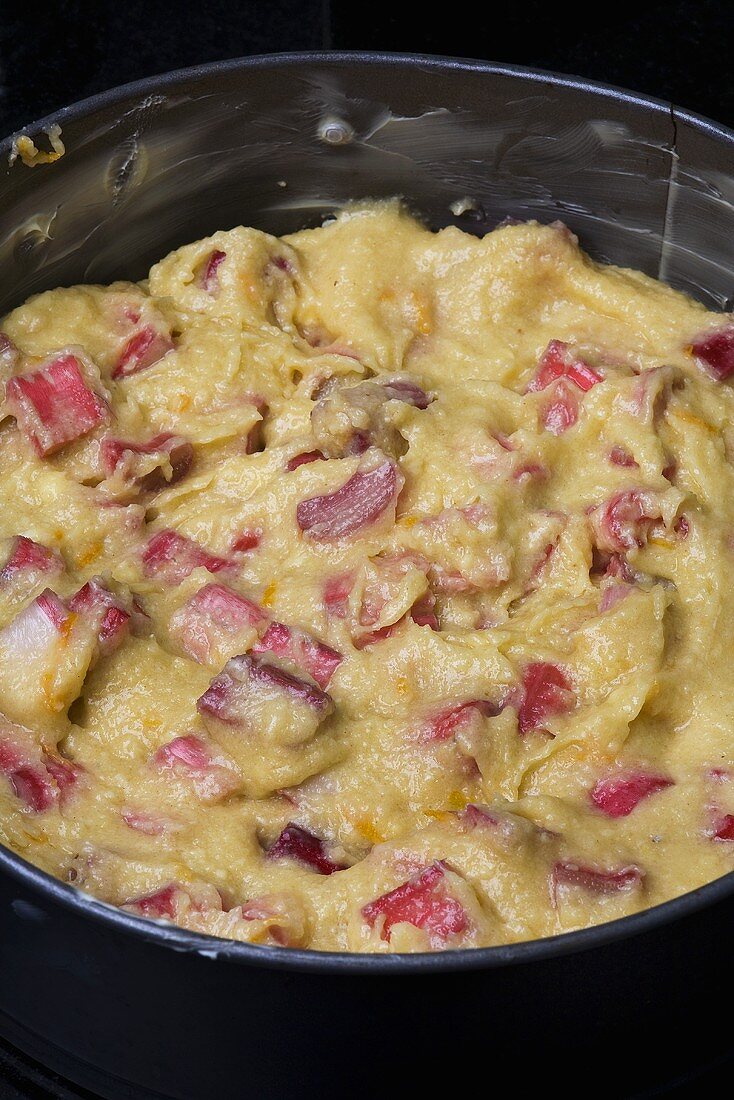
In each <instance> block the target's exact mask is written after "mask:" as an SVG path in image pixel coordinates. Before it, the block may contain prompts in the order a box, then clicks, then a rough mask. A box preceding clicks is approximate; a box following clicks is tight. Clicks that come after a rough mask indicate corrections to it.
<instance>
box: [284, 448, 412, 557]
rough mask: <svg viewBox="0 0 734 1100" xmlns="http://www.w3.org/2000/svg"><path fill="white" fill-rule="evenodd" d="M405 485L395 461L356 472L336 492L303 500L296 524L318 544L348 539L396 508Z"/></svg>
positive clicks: (297, 509) (297, 510) (298, 507)
mask: <svg viewBox="0 0 734 1100" xmlns="http://www.w3.org/2000/svg"><path fill="white" fill-rule="evenodd" d="M402 484H403V477H402V474H400V473H399V471H398V469H397V467H396V466H395V465H394V463H392V462H388V461H386V462H383V463H381V464H380V465H379V466H376V467H375V468H374V469H372V470H357V472H356V473H355V474H352V476H351V477H350V478H349V480H348V481H346V482H345V483H344V484H343V485H342V486H341V487H340V488H339V489H336V490H335V491H334V492H333V493H326V494H325V495H324V496H317V497H310V498H309V499H308V500H302V501H300V503H299V504H298V506H297V508H296V521H297V523H298V526H299V527H300V529H301V531H303V532H304V533H305V534H306V535H308V536H309V538H312V539H314V540H316V541H318V542H332V541H335V540H337V539H341V538H345V537H347V536H348V535H353V534H354V533H355V531H361V530H362V529H363V528H365V527H369V526H370V525H371V524H373V523H375V522H376V521H377V520H378V519H380V517H382V516H383V515H384V514H385V512H386V511H387V510H388V508H390V506H391V505H394V503H395V501H396V500H397V496H398V493H399V492H400V489H401V488H402Z"/></svg>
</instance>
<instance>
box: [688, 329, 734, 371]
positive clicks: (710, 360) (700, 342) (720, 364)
mask: <svg viewBox="0 0 734 1100" xmlns="http://www.w3.org/2000/svg"><path fill="white" fill-rule="evenodd" d="M691 351H692V353H693V354H694V355H695V357H696V358H697V359H698V361H699V362H700V363H701V365H702V366H703V368H704V370H706V371H708V373H709V374H710V375H711V377H712V378H715V379H716V381H717V382H725V381H726V380H727V378H730V377H731V375H732V374H734V325H726V326H725V327H724V328H720V329H716V330H715V331H714V332H707V333H705V334H704V335H703V336H699V337H698V338H697V339H696V340H694V341H693V344H692V345H691Z"/></svg>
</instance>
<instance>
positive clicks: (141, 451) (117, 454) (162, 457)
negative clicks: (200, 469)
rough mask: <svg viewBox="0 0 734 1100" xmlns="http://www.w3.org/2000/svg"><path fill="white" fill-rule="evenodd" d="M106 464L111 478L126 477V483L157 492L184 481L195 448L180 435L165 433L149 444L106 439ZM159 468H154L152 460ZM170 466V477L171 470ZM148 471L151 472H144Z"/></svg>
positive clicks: (104, 446)
mask: <svg viewBox="0 0 734 1100" xmlns="http://www.w3.org/2000/svg"><path fill="white" fill-rule="evenodd" d="M100 454H101V457H102V465H103V467H104V471H105V473H106V475H107V476H108V477H110V476H111V475H112V474H114V473H120V474H122V476H123V478H124V479H125V481H128V482H136V483H137V484H138V485H139V486H140V488H141V489H144V490H145V491H146V492H157V491H158V490H159V489H165V488H167V487H168V486H169V485H173V484H175V482H177V481H180V480H181V478H182V477H185V476H186V474H187V473H188V472H189V470H190V469H191V463H192V462H193V460H194V448H193V446H192V444H191V443H189V441H188V440H187V439H183V438H182V437H181V436H180V435H170V434H169V433H163V434H161V435H156V436H154V438H153V439H149V440H148V442H147V443H133V442H131V441H126V440H124V439H113V438H108V439H103V440H102V444H101V446H100ZM151 457H152V458H154V460H155V462H156V465H155V466H154V468H152V469H151V468H150V458H151ZM168 467H170V476H167V468H168ZM146 469H147V472H144V471H145V470H146Z"/></svg>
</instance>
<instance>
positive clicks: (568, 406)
mask: <svg viewBox="0 0 734 1100" xmlns="http://www.w3.org/2000/svg"><path fill="white" fill-rule="evenodd" d="M578 418H579V403H578V401H577V400H576V398H575V396H574V394H573V393H572V392H571V388H570V386H568V385H567V384H566V383H565V382H556V383H555V384H554V385H553V389H552V391H551V396H550V398H549V399H548V400H547V401H544V402H543V403H542V404H541V407H540V423H541V424H542V425H543V427H544V428H545V430H546V431H547V432H550V433H551V434H552V435H563V433H564V432H565V431H568V429H569V428H572V427H573V426H574V424H575V423H576V421H577V420H578Z"/></svg>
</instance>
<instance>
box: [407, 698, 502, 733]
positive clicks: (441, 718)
mask: <svg viewBox="0 0 734 1100" xmlns="http://www.w3.org/2000/svg"><path fill="white" fill-rule="evenodd" d="M501 710H502V707H501V706H498V705H497V704H496V703H492V702H490V701H489V699H473V700H472V701H471V702H469V703H458V704H457V705H455V706H452V707H447V708H445V709H444V710H441V711H439V712H438V713H437V714H434V715H433V717H432V718H429V719H428V720H427V721H426V722H425V723H424V724H423V725H422V727H421V729H420V731H419V735H418V740H419V741H421V742H424V743H428V742H432V741H448V740H449V738H451V737H453V736H454V734H455V733H457V732H458V731H459V730H461V729H464V728H465V727H466V726H467V725H468V724H469V723H470V722H471V721H472V720H474V719H476V718H477V717H478V716H481V717H483V718H496V716H497V715H498V714H499V713H500V712H501Z"/></svg>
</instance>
